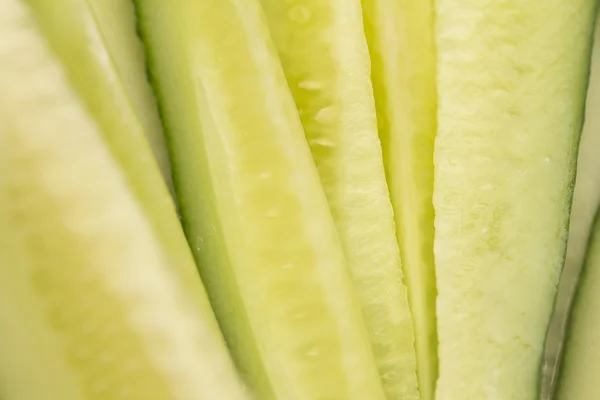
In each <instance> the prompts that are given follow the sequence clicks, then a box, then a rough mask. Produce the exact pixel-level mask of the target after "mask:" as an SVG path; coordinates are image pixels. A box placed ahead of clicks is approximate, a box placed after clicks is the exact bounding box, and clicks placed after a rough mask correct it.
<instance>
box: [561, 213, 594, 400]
mask: <svg viewBox="0 0 600 400" xmlns="http://www.w3.org/2000/svg"><path fill="white" fill-rule="evenodd" d="M598 282H600V218H598V216H597V217H596V222H595V224H594V227H593V231H592V234H591V237H590V242H589V248H588V251H587V254H586V257H585V265H584V267H583V271H582V275H581V277H580V279H579V285H578V288H577V293H576V295H575V298H574V301H573V309H572V311H571V315H570V321H569V327H568V333H567V337H566V341H565V349H564V351H565V354H564V360H563V364H562V368H561V370H560V375H559V379H558V388H557V393H556V399H557V400H589V399H593V398H595V397H597V395H598V376H599V374H598V371H600V341H599V339H598V330H599V329H600V318H599V316H600V290H598Z"/></svg>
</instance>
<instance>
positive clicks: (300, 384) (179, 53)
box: [137, 0, 384, 400]
mask: <svg viewBox="0 0 600 400" xmlns="http://www.w3.org/2000/svg"><path fill="white" fill-rule="evenodd" d="M137 6H138V16H139V18H140V21H141V26H142V32H143V36H144V39H145V42H146V45H147V48H148V51H149V54H150V57H149V60H150V66H151V73H152V76H153V80H154V82H155V87H156V89H157V92H158V95H159V96H158V97H159V102H160V105H161V109H162V113H163V117H164V118H165V121H166V126H167V135H168V138H169V141H170V143H171V149H172V150H173V154H172V158H173V169H174V177H175V185H176V189H177V192H178V194H179V197H180V204H181V210H182V214H183V221H184V225H185V228H186V231H187V235H188V238H189V240H190V243H191V244H192V247H193V248H194V249H195V251H196V256H197V261H198V264H199V265H200V268H201V272H202V276H203V278H204V280H205V283H206V286H207V289H208V292H209V295H210V296H211V300H212V302H213V305H214V307H215V310H216V313H217V317H218V319H219V322H220V324H221V326H222V328H223V330H224V333H225V337H226V340H227V341H228V344H229V346H230V349H231V351H232V353H233V355H234V358H235V360H236V361H237V363H238V366H239V368H240V370H241V372H242V374H243V375H244V377H245V378H246V381H247V383H248V384H249V386H250V387H251V388H252V389H253V390H254V391H255V392H256V395H257V397H258V398H261V399H273V398H280V399H340V398H343V399H349V400H350V399H357V400H358V399H361V400H362V399H382V398H383V397H384V395H383V390H382V387H381V384H380V381H379V378H378V375H377V369H376V366H375V362H374V359H373V356H372V354H371V352H370V347H369V344H368V340H367V335H366V331H365V328H364V326H363V324H362V320H361V314H360V308H359V306H358V303H357V301H356V299H355V298H354V293H353V291H352V283H351V280H350V277H349V275H348V273H347V270H346V268H347V267H346V264H345V260H344V256H343V251H342V248H341V245H340V243H339V239H338V236H337V232H336V229H335V225H334V222H333V219H332V217H331V214H330V211H329V208H328V205H327V200H326V198H325V195H324V193H323V190H322V188H321V186H320V183H319V177H318V174H317V170H316V168H315V166H314V163H313V161H312V158H311V155H310V150H309V148H308V146H307V144H306V140H305V138H304V135H303V131H302V126H301V124H300V120H299V119H298V114H297V112H296V109H295V106H294V102H293V99H292V97H291V95H290V93H289V90H288V88H287V85H286V81H285V77H284V75H283V72H282V71H281V67H280V65H279V63H278V60H277V57H276V53H275V50H274V48H273V46H272V45H271V43H270V41H269V38H268V31H267V27H266V26H265V24H264V21H263V19H262V14H261V10H260V6H259V4H258V3H257V1H255V0H208V1H199V2H189V1H185V0H177V1H169V2H164V1H161V0H138V1H137Z"/></svg>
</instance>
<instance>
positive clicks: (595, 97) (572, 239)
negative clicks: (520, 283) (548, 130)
mask: <svg viewBox="0 0 600 400" xmlns="http://www.w3.org/2000/svg"><path fill="white" fill-rule="evenodd" d="M599 23H600V19H599V18H598V17H596V28H595V33H594V49H593V50H592V63H591V73H590V83H589V86H588V92H587V101H586V109H585V122H584V125H583V131H582V133H581V143H580V145H579V155H578V160H577V178H576V181H575V190H574V192H573V207H572V210H571V221H570V224H569V239H568V243H567V255H566V259H565V268H564V270H563V272H562V275H561V280H560V284H559V287H558V296H557V299H556V307H555V310H554V314H553V316H552V323H551V325H550V328H549V331H548V339H547V341H546V349H545V353H546V355H545V359H546V362H545V365H544V376H543V378H544V382H543V384H542V390H543V393H542V395H543V396H544V398H548V397H549V396H550V395H551V394H552V393H553V392H554V387H555V384H556V379H557V377H558V376H557V372H558V366H559V365H560V361H561V358H562V349H563V345H564V335H565V328H566V324H567V322H568V314H569V309H570V306H571V302H572V299H573V294H574V291H575V286H576V284H577V279H578V277H579V273H580V271H581V267H582V265H583V261H584V258H585V253H586V250H587V248H588V244H589V239H590V233H591V228H592V225H593V222H594V216H595V215H596V212H597V209H598V206H600V157H598V149H600V114H598V109H600V29H599V28H598V24H599ZM590 398H591V397H590Z"/></svg>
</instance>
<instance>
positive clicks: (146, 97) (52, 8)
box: [25, 0, 173, 198]
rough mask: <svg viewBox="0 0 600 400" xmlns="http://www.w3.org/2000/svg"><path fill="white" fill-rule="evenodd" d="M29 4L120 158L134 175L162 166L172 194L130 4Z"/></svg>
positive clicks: (32, 0)
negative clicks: (136, 155)
mask: <svg viewBox="0 0 600 400" xmlns="http://www.w3.org/2000/svg"><path fill="white" fill-rule="evenodd" d="M25 2H26V3H27V4H29V6H30V7H31V8H32V10H33V12H34V14H35V17H36V19H37V21H38V23H39V25H40V28H41V29H42V32H43V34H44V37H45V38H46V39H47V40H48V42H49V44H50V45H51V47H52V48H53V50H54V51H55V52H56V54H57V55H58V56H59V58H60V59H61V61H62V63H63V65H64V68H65V70H66V72H67V75H68V77H69V79H70V81H71V83H72V85H73V87H74V88H75V89H76V90H77V92H78V94H79V95H80V97H81V98H82V100H83V101H84V103H85V104H86V106H87V108H88V109H89V110H90V112H91V113H92V114H93V115H94V117H95V119H96V122H97V123H98V124H99V125H100V128H101V129H102V130H103V131H104V133H105V135H106V136H107V140H108V142H109V144H110V147H111V149H112V150H113V152H115V154H116V157H117V158H119V160H120V161H121V163H123V164H124V165H126V169H130V170H131V172H132V173H135V172H134V171H144V172H137V173H141V174H148V172H147V171H148V170H152V172H154V171H153V170H154V169H155V168H156V167H155V166H153V165H150V164H154V163H158V165H159V167H160V170H161V172H162V175H163V178H164V180H165V182H166V184H167V186H168V187H169V189H171V192H173V190H172V186H173V185H172V177H171V167H170V164H169V158H168V151H167V147H166V144H165V137H164V132H163V131H162V125H161V122H160V119H159V116H158V109H157V106H156V101H155V98H154V95H153V93H152V89H151V87H150V84H149V82H148V79H147V78H146V74H145V59H144V52H143V47H141V42H140V40H139V38H138V36H137V33H136V25H135V14H134V12H133V4H132V3H131V1H129V0H102V1H90V0H52V1H47V0H25ZM91 82H93V84H91ZM124 132H127V134H124ZM146 142H148V143H149V144H150V147H151V149H152V150H153V153H154V159H152V155H153V154H152V152H148V151H147V150H146V148H147V147H148V143H146ZM131 149H140V150H137V151H138V152H139V155H138V157H131ZM135 180H136V179H135V178H133V179H132V182H134V181H135ZM160 189H161V190H162V187H161V188H160ZM140 190H150V189H148V188H146V189H140ZM154 192H157V190H154ZM153 196H159V198H162V197H164V196H162V195H161V194H157V193H154V194H152V195H151V196H150V197H153Z"/></svg>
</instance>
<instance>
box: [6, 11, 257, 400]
mask: <svg viewBox="0 0 600 400" xmlns="http://www.w3.org/2000/svg"><path fill="white" fill-rule="evenodd" d="M0 171H2V173H0V227H2V229H0V283H1V286H2V287H1V290H0V326H2V331H1V332H0V354H1V357H0V398H3V399H6V400H32V399H47V400H92V399H98V400H99V399H102V400H117V399H150V398H154V399H164V400H178V399H180V400H184V399H186V400H187V399H190V398H193V399H207V400H208V399H230V400H243V399H245V398H246V396H245V394H244V392H243V389H242V386H241V384H240V382H239V381H238V378H237V376H236V373H235V370H234V368H233V364H232V362H231V361H230V359H229V357H228V354H227V350H226V348H225V346H224V343H223V341H222V338H221V337H220V335H219V332H218V330H217V326H216V323H215V321H214V319H213V317H212V315H211V313H210V309H209V308H208V304H207V303H206V302H204V303H201V302H199V301H197V299H198V298H199V295H198V293H200V294H201V293H202V286H201V284H200V280H199V279H198V278H196V279H195V280H186V281H184V280H182V279H180V277H179V276H178V274H177V273H176V272H175V271H176V268H173V265H172V262H171V260H170V258H169V257H167V256H166V254H165V252H164V251H163V248H162V246H161V243H160V240H159V238H158V237H157V235H155V232H154V229H153V228H152V225H151V222H150V221H149V220H148V218H147V217H146V215H145V212H144V210H143V209H142V207H140V206H139V204H138V201H137V199H136V197H135V195H134V193H133V192H132V191H131V190H130V189H129V188H128V182H127V179H126V177H125V176H124V174H123V173H122V172H121V170H120V165H119V164H118V162H116V161H115V159H114V158H113V156H112V154H111V152H110V151H109V149H108V148H107V146H106V145H105V143H104V139H103V137H102V135H101V133H100V131H99V130H98V129H97V126H96V124H95V122H94V120H93V118H92V117H91V116H90V115H89V114H88V113H87V112H86V110H85V106H84V105H83V104H82V102H81V101H80V100H79V98H78V97H77V96H76V95H75V91H74V90H73V88H72V87H70V86H69V85H68V79H67V78H66V76H65V74H64V71H63V70H62V66H61V65H60V63H59V62H57V60H56V58H55V57H54V55H53V54H52V51H51V50H50V49H49V48H48V46H47V44H46V42H45V40H43V37H42V34H41V32H40V30H39V29H38V27H37V26H36V24H35V21H34V18H33V16H32V14H31V13H30V10H29V9H28V8H27V7H26V6H25V4H24V3H23V2H21V1H19V0H0Z"/></svg>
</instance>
